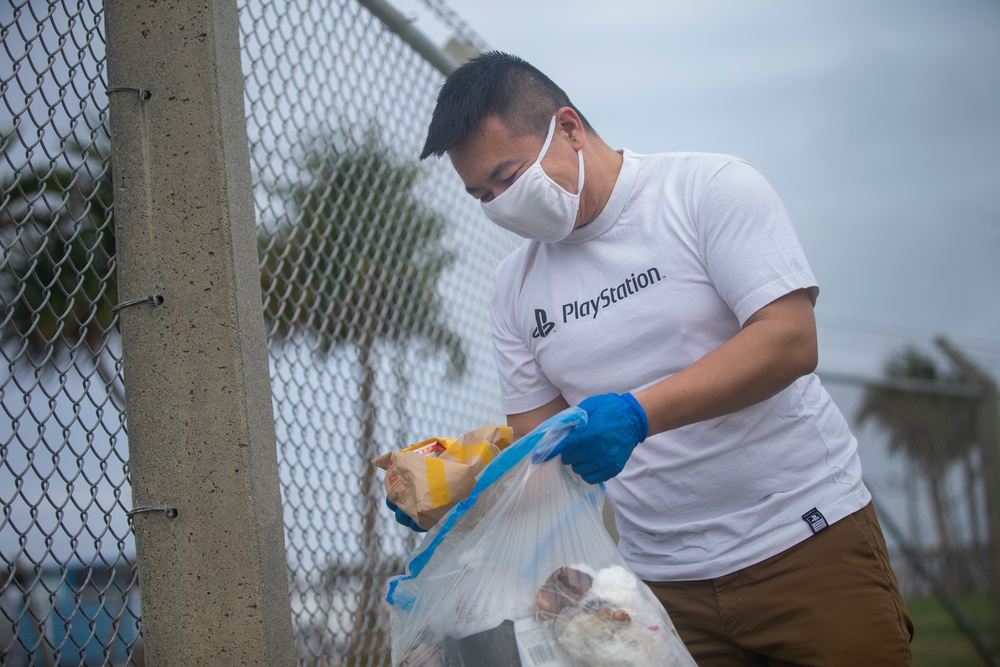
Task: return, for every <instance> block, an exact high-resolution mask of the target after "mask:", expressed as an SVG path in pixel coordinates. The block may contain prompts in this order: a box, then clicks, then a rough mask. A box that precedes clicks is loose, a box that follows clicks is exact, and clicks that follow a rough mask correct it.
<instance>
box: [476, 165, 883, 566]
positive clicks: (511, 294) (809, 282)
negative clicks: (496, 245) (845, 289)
mask: <svg viewBox="0 0 1000 667" xmlns="http://www.w3.org/2000/svg"><path fill="white" fill-rule="evenodd" d="M623 156H624V159H623V165H622V169H621V172H620V174H619V176H618V180H617V182H616V184H615V187H614V190H613V192H612V194H611V197H610V199H609V200H608V203H607V205H606V206H605V207H604V210H603V211H602V212H601V214H600V215H599V216H598V217H597V219H595V220H594V221H593V222H591V223H590V224H588V225H585V226H583V227H581V228H579V229H576V230H574V231H573V233H572V234H571V235H570V236H569V237H568V238H567V239H566V240H565V241H563V242H561V243H555V244H548V243H539V242H537V241H528V242H526V243H524V244H523V245H521V246H520V247H519V248H518V249H517V250H515V251H514V252H513V253H512V254H511V255H509V256H508V257H507V258H505V259H504V260H503V261H502V262H501V264H500V265H499V267H498V268H497V273H496V288H495V293H494V298H493V305H492V319H493V322H492V325H493V339H494V351H495V355H496V361H497V367H498V369H499V372H500V385H501V395H502V406H503V410H504V411H505V412H506V413H507V414H515V413H520V412H525V411H528V410H532V409H534V408H538V407H540V406H542V405H545V404H546V403H548V402H549V401H551V400H553V399H554V398H556V397H557V396H559V395H560V394H562V395H563V397H565V399H566V400H567V401H568V402H569V403H570V405H575V404H577V403H579V402H580V401H582V400H583V399H584V398H587V397H588V396H592V395H595V394H602V393H607V392H616V393H624V392H627V391H636V390H638V389H641V388H643V387H645V386H648V385H650V384H653V383H655V382H657V381H659V380H662V379H664V378H666V377H669V376H670V375H672V374H674V373H676V372H678V371H680V370H682V369H684V368H686V367H688V366H690V365H691V364H692V363H694V362H695V361H697V360H698V359H700V358H701V357H703V356H705V355H706V354H708V353H709V352H711V351H712V350H714V349H715V348H717V347H719V346H720V345H721V344H722V343H724V342H725V341H727V340H728V339H730V338H732V337H733V336H734V335H736V334H737V333H738V332H739V331H740V327H741V326H742V325H743V323H745V322H746V320H747V319H748V318H749V317H750V316H751V315H753V314H754V313H755V312H756V311H757V310H759V309H760V308H761V307H763V306H765V305H767V304H769V303H771V302H772V301H774V300H775V299H777V298H779V297H781V296H783V295H785V294H788V293H789V292H792V291H794V290H797V289H803V288H805V289H809V290H810V292H811V294H812V297H813V299H815V297H816V294H818V288H817V287H816V280H815V278H814V277H813V274H812V271H811V270H810V268H809V265H808V263H807V261H806V258H805V256H804V254H803V252H802V248H801V245H800V244H799V241H798V238H797V237H796V235H795V231H794V229H793V227H792V223H791V220H790V219H789V216H788V213H787V211H786V210H785V207H784V205H783V204H782V203H781V200H780V199H779V197H778V195H777V194H776V193H775V192H774V190H773V189H772V188H771V187H770V185H769V184H768V183H767V182H766V181H765V180H764V178H763V177H762V176H761V175H760V174H759V173H758V172H757V171H756V170H755V169H754V168H753V167H751V166H750V165H748V164H747V163H746V162H743V161H742V160H739V159H737V158H733V157H731V156H725V155H710V154H698V153H668V154H659V155H638V154H635V153H632V152H630V151H623ZM607 492H608V498H609V500H610V501H611V504H612V507H613V508H614V511H615V516H616V518H617V524H618V532H619V534H620V536H621V540H620V542H619V548H620V550H621V552H622V555H623V556H624V557H625V559H626V561H627V562H628V563H629V565H630V566H631V567H632V568H633V569H634V570H635V571H636V573H637V574H639V575H640V576H641V577H642V578H644V579H647V580H651V581H671V580H673V581H681V580H695V579H708V578H713V577H718V576H722V575H724V574H728V573H731V572H734V571H736V570H739V569H742V568H744V567H747V566H749V565H753V564H755V563H758V562H760V561H762V560H764V559H766V558H769V557H770V556H773V555H775V554H777V553H780V552H781V551H784V550H785V549H787V548H789V547H791V546H793V545H795V544H797V543H798V542H801V541H802V540H804V539H806V538H807V537H809V536H810V535H812V534H813V528H812V527H811V525H810V523H808V522H807V521H806V520H805V519H804V518H803V515H805V514H807V513H809V512H810V511H811V510H814V509H815V510H818V512H819V513H820V515H821V516H822V518H823V519H824V520H825V521H826V522H828V523H833V522H835V521H838V520H839V519H841V518H843V517H845V516H847V515H848V514H850V513H852V512H854V511H856V510H858V509H861V508H862V507H864V506H865V504H867V503H868V501H869V500H870V498H871V496H870V494H869V493H868V490H867V489H866V488H865V486H864V484H863V483H862V480H861V465H860V462H859V460H858V456H857V442H856V440H855V439H854V437H853V435H852V434H851V432H850V430H849V428H848V426H847V422H846V420H845V419H844V417H843V415H842V414H841V413H840V411H839V410H838V409H837V407H836V406H835V405H834V404H833V402H832V400H831V399H830V396H829V395H828V394H827V393H826V391H825V390H824V389H823V387H822V386H821V385H820V382H819V379H818V378H817V377H816V376H815V375H808V376H806V377H803V378H800V379H799V380H797V381H796V382H795V383H794V384H792V385H791V386H790V387H788V388H787V389H785V390H784V391H782V392H780V393H779V394H777V395H776V396H774V397H772V398H770V399H768V400H766V401H763V402H761V403H758V404H756V405H753V406H751V407H749V408H746V409H743V410H740V411H738V412H735V413H732V414H729V415H726V416H724V417H719V418H717V419H710V420H707V421H703V422H699V423H696V424H691V425H689V426H685V427H683V428H679V429H675V430H672V431H668V432H666V433H661V434H658V435H653V436H650V437H649V438H647V439H646V441H645V442H643V443H642V444H640V445H639V446H638V447H636V449H635V450H634V452H633V453H632V456H631V457H630V458H629V461H628V463H627V464H626V466H625V469H624V470H623V471H622V472H621V473H620V474H619V475H618V476H617V477H615V478H613V479H611V480H610V481H608V483H607ZM813 520H814V523H816V522H817V521H818V522H819V524H820V526H821V525H822V521H819V520H818V519H816V517H815V515H813Z"/></svg>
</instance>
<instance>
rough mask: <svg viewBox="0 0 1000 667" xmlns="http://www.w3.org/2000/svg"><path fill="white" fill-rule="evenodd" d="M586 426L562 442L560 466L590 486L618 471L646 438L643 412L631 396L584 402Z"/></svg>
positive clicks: (644, 412) (604, 395)
mask: <svg viewBox="0 0 1000 667" xmlns="http://www.w3.org/2000/svg"><path fill="white" fill-rule="evenodd" d="M579 407H580V408H582V409H583V410H585V411H586V413H587V423H586V424H584V425H580V426H577V427H576V428H575V429H573V430H572V431H570V433H569V435H567V436H566V438H565V439H564V440H563V441H562V443H561V447H560V451H561V452H562V462H563V463H565V464H566V465H570V466H572V467H573V472H575V473H577V474H578V475H580V476H581V477H582V478H583V479H584V481H586V482H588V483H590V484H597V483H598V482H605V481H607V480H609V479H611V478H612V477H614V476H615V475H617V474H618V473H620V472H621V471H622V468H624V467H625V462H626V461H628V457H629V456H631V455H632V450H633V449H635V446H636V445H638V444H639V443H640V442H642V441H643V440H645V439H646V436H647V435H648V434H649V422H648V420H647V419H646V411H645V410H644V409H643V408H642V406H641V405H639V401H637V400H635V397H633V396H632V394H601V395H599V396H591V397H590V398H587V399H584V400H583V401H582V402H581V403H580V406H579Z"/></svg>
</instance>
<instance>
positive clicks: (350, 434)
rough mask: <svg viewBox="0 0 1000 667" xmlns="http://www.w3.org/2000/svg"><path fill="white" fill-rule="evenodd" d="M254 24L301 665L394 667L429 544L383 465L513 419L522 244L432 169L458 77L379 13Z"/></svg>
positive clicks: (345, 10)
mask: <svg viewBox="0 0 1000 667" xmlns="http://www.w3.org/2000/svg"><path fill="white" fill-rule="evenodd" d="M433 8H435V10H436V11H437V15H438V17H439V18H443V19H449V20H454V19H455V17H454V15H453V14H448V13H447V7H446V6H444V5H443V4H442V3H434V5H433ZM241 17H242V18H241V27H242V33H243V43H244V50H243V62H244V72H245V73H246V105H247V117H248V128H247V129H248V134H249V137H250V145H251V162H252V172H253V175H254V183H255V194H256V198H257V202H256V204H257V217H258V225H259V229H260V248H261V258H262V285H263V289H264V309H265V319H266V321H267V326H268V337H269V340H270V341H271V355H272V356H271V373H272V385H273V388H274V389H273V391H274V411H275V421H276V428H277V433H278V449H279V459H280V468H281V476H282V480H281V482H282V489H283V502H284V511H285V531H286V543H287V551H288V561H289V571H290V590H291V602H292V613H293V617H294V626H295V629H296V642H297V650H298V653H299V656H300V660H302V662H303V664H308V665H313V664H316V665H319V664H350V665H353V664H388V662H387V660H388V651H389V642H388V618H387V616H386V615H385V614H386V611H385V607H384V604H383V602H382V597H383V592H384V585H385V581H386V579H387V578H388V577H389V576H390V575H392V574H398V573H399V572H400V571H401V561H402V558H403V557H404V555H405V554H406V553H407V552H408V551H409V550H410V549H411V548H412V546H413V541H412V540H413V536H412V535H410V534H409V531H408V530H407V529H405V528H402V527H400V526H399V525H398V524H396V523H395V521H394V520H393V519H392V515H391V513H390V512H388V511H387V510H386V508H385V504H384V502H385V491H384V489H383V486H382V481H381V479H382V473H381V471H379V473H378V474H376V473H375V471H374V469H373V468H372V466H371V465H370V463H369V461H370V460H371V459H373V458H375V457H376V456H377V455H379V454H381V453H384V452H386V451H389V450H392V449H400V448H402V447H403V446H405V445H407V444H412V443H415V442H418V441H420V440H423V439H425V438H427V437H430V436H432V435H441V436H450V437H454V436H455V435H458V434H460V433H462V432H464V431H467V430H471V429H472V428H473V427H475V426H477V425H479V424H483V423H489V422H495V421H499V420H502V419H503V415H502V414H500V413H499V396H498V389H497V386H496V372H495V369H494V363H493V358H492V352H491V350H490V342H489V328H488V327H489V324H488V323H489V316H488V310H487V308H488V302H489V298H490V292H491V287H492V281H493V267H494V266H495V265H496V263H497V262H498V261H499V259H500V258H501V257H502V256H503V255H504V254H506V253H507V252H508V251H509V250H511V249H512V248H513V247H514V242H515V239H514V237H512V236H511V235H509V234H507V233H506V232H503V231H501V230H499V229H498V228H495V227H494V226H492V225H490V224H488V223H487V222H486V221H485V220H484V219H483V218H482V217H481V214H480V213H479V211H478V207H477V206H476V205H475V203H474V201H473V200H472V198H471V197H469V196H468V194H466V193H465V191H464V189H463V188H462V186H461V183H460V182H459V181H458V179H457V178H455V176H454V174H453V173H451V167H450V165H448V164H447V162H446V161H440V160H431V161H428V162H426V163H422V164H419V163H418V162H417V159H416V156H417V155H419V153H420V149H421V147H422V144H423V138H424V133H425V129H426V127H427V124H428V122H429V120H430V115H431V112H432V110H433V103H434V100H435V97H436V94H437V89H438V88H439V87H440V85H441V83H442V82H443V79H444V77H443V74H442V73H441V72H440V71H438V70H437V69H435V68H434V67H433V66H432V65H431V64H429V63H428V62H427V60H425V59H424V58H423V57H421V56H420V55H419V54H417V53H416V52H415V51H414V49H413V48H411V47H410V46H409V45H408V44H406V43H405V42H404V41H403V40H402V39H400V38H399V37H398V36H397V35H395V34H393V33H392V32H390V31H389V30H387V28H386V26H385V25H383V23H382V22H381V21H380V20H379V19H377V18H375V17H374V16H373V15H372V14H371V13H370V12H369V11H368V10H367V9H366V8H365V7H363V6H362V5H361V4H359V3H357V2H354V1H352V0H345V1H341V2H335V3H333V4H332V5H331V4H329V3H324V4H323V5H322V6H320V5H318V4H316V3H313V2H308V1H306V0H302V1H299V2H297V1H296V0H272V1H271V2H268V3H266V4H260V3H255V2H245V3H244V4H242V5H241ZM454 25H455V27H456V29H457V28H460V27H461V25H460V24H458V23H455V24H454ZM462 40H463V41H464V42H465V43H469V42H470V41H472V40H471V38H470V32H469V31H468V29H467V28H463V29H462ZM335 656H339V657H340V659H341V660H342V662H341V663H337V658H336V657H335Z"/></svg>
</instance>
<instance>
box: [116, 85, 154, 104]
mask: <svg viewBox="0 0 1000 667" xmlns="http://www.w3.org/2000/svg"><path fill="white" fill-rule="evenodd" d="M107 92H109V93H121V92H134V93H136V94H138V95H139V101H140V102H145V101H146V100H148V99H150V98H151V97H153V92H152V91H150V90H146V89H145V88H137V87H135V86H110V87H108V90H107Z"/></svg>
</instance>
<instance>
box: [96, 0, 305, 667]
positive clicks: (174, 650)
mask: <svg viewBox="0 0 1000 667" xmlns="http://www.w3.org/2000/svg"><path fill="white" fill-rule="evenodd" d="M105 15H106V21H107V25H106V27H107V30H106V36H107V62H108V78H109V85H108V97H109V100H110V108H111V134H112V164H113V169H114V186H115V188H114V197H115V217H116V221H117V222H116V242H117V253H118V263H119V265H118V276H119V294H120V295H121V300H122V303H123V305H125V306H127V307H122V308H121V309H120V310H119V316H120V323H121V331H122V347H123V355H124V376H125V383H126V404H127V415H128V434H129V450H130V470H131V480H132V493H133V502H134V509H135V510H139V511H137V512H135V513H134V514H133V522H134V526H135V536H136V548H137V558H138V568H139V578H140V590H141V595H142V623H143V636H144V641H145V656H146V664H147V665H150V666H153V667H155V666H157V665H161V666H168V667H173V666H175V665H292V664H294V662H295V651H294V645H293V639H292V623H291V613H290V606H289V596H288V584H287V582H288V579H287V568H286V563H285V547H284V530H283V522H282V512H281V499H280V494H279V487H278V466H277V457H276V451H275V432H274V416H273V412H272V403H271V387H270V378H269V374H268V360H267V342H266V340H265V334H264V322H263V313H262V306H261V303H262V302H261V290H260V277H259V270H258V256H257V244H256V231H255V224H254V207H253V195H252V191H251V181H250V159H249V151H248V147H247V132H246V121H245V110H244V102H243V75H242V72H241V67H240V44H239V30H238V16H237V6H236V1H235V0H211V1H209V0H131V1H126V0H107V1H106V2H105ZM148 296H152V298H151V299H146V298H145V297H148ZM161 299H162V303H161V302H160V301H161ZM131 300H135V301H136V303H135V304H134V305H129V302H130V301H131ZM144 509H145V511H143V510H144Z"/></svg>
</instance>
